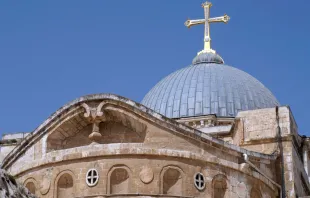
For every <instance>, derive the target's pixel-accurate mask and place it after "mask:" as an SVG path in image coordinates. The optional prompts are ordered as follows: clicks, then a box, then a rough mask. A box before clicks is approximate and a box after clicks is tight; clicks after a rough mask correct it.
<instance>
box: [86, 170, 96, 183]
mask: <svg viewBox="0 0 310 198" xmlns="http://www.w3.org/2000/svg"><path fill="white" fill-rule="evenodd" d="M98 181H99V174H98V171H97V170H96V169H89V170H88V171H87V174H86V183H87V185H88V186H95V185H96V184H97V183H98Z"/></svg>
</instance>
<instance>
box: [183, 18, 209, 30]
mask: <svg viewBox="0 0 310 198" xmlns="http://www.w3.org/2000/svg"><path fill="white" fill-rule="evenodd" d="M205 22H206V20H205V19H197V20H187V21H185V23H184V25H185V26H186V27H188V28H190V27H191V26H194V25H200V24H204V23H205Z"/></svg>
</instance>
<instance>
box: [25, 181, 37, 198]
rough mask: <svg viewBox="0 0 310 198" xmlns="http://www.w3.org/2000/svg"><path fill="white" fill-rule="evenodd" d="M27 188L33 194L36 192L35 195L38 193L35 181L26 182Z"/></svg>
mask: <svg viewBox="0 0 310 198" xmlns="http://www.w3.org/2000/svg"><path fill="white" fill-rule="evenodd" d="M26 188H27V189H28V190H29V192H30V193H31V194H34V195H35V194H36V186H35V185H34V183H33V182H28V183H27V184H26Z"/></svg>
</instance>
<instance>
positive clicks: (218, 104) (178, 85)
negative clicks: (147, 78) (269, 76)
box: [142, 53, 279, 118]
mask: <svg viewBox="0 0 310 198" xmlns="http://www.w3.org/2000/svg"><path fill="white" fill-rule="evenodd" d="M221 63H223V59H222V58H221V57H220V56H218V55H216V54H213V56H212V55H211V56H210V53H206V54H202V55H201V54H200V55H198V56H197V57H196V58H195V59H194V60H193V65H190V66H188V67H185V68H183V69H180V70H178V71H176V72H174V73H172V74H170V75H168V76H167V77H165V78H164V79H162V80H161V81H160V82H159V83H157V84H156V85H155V86H154V87H153V88H152V89H151V90H150V91H149V92H148V93H147V94H146V96H145V97H144V99H143V100H142V104H143V105H145V106H147V107H149V108H151V109H153V110H154V111H156V112H158V113H160V114H162V115H165V116H167V117H169V118H179V117H190V116H201V115H208V114H216V115H217V116H224V117H234V116H236V115H237V113H238V112H239V111H245V110H254V109H262V108H269V107H275V106H277V105H279V103H278V101H277V99H276V98H275V97H274V96H273V94H272V93H271V92H270V91H269V90H268V89H267V88H266V87H265V86H264V85H263V84H262V83H260V82H259V81H258V80H256V79H255V78H254V77H252V76H251V75H249V74H247V73H245V72H243V71H241V70H239V69H236V68H234V67H230V66H228V65H224V64H221Z"/></svg>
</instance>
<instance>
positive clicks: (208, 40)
mask: <svg viewBox="0 0 310 198" xmlns="http://www.w3.org/2000/svg"><path fill="white" fill-rule="evenodd" d="M211 6H212V4H211V3H210V2H205V3H203V4H202V7H203V8H204V12H205V18H204V19H196V20H187V21H186V22H185V26H186V27H188V28H190V27H191V26H194V25H200V24H205V38H204V49H203V50H202V51H200V52H199V53H198V54H200V53H207V52H212V53H215V51H214V50H212V49H211V38H210V23H217V22H224V23H227V22H228V21H229V19H230V18H229V16H228V15H227V14H225V15H224V16H221V17H214V18H210V7H211Z"/></svg>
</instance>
